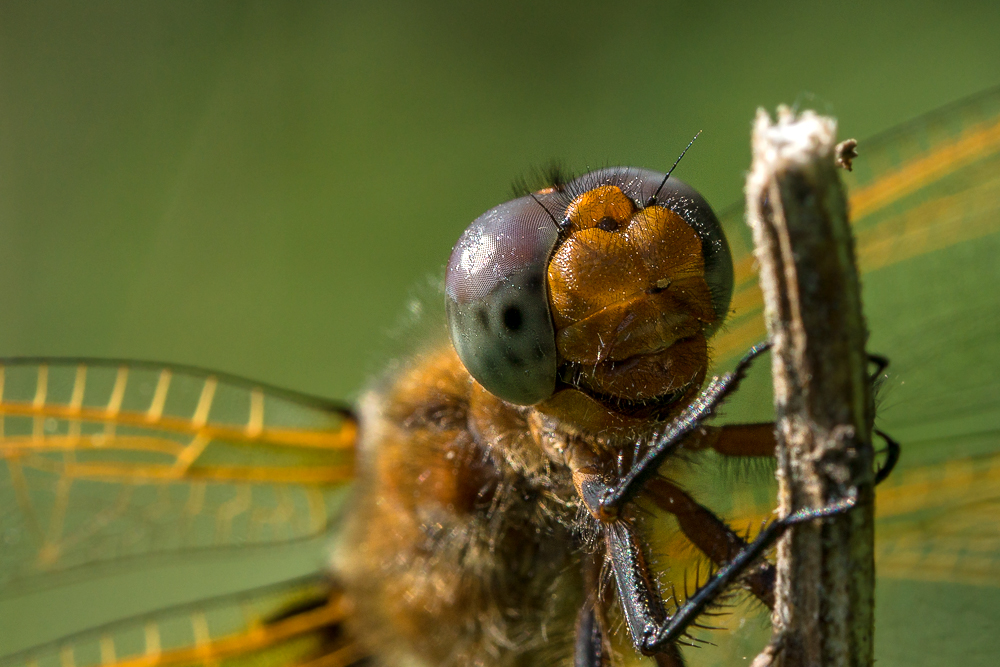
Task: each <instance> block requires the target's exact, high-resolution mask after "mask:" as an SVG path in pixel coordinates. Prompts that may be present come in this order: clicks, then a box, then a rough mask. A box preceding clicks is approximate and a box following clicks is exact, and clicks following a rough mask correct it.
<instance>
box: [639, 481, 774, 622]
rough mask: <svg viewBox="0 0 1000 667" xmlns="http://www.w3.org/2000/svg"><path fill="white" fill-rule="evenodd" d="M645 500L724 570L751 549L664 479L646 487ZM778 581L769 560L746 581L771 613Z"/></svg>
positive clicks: (757, 565)
mask: <svg viewBox="0 0 1000 667" xmlns="http://www.w3.org/2000/svg"><path fill="white" fill-rule="evenodd" d="M644 496H647V497H649V498H650V499H651V500H652V501H653V502H654V503H655V504H656V506H657V507H659V508H660V509H662V510H663V511H665V512H669V513H670V514H672V515H673V516H674V517H676V519H677V523H678V524H679V525H680V529H681V532H683V533H684V536H685V537H687V538H688V540H689V541H690V542H691V544H693V545H694V546H695V547H697V548H698V550H699V551H701V552H702V553H703V554H705V555H706V556H707V557H708V559H709V560H710V561H712V563H714V564H715V565H716V566H717V567H722V566H724V565H725V564H726V563H728V562H729V561H731V560H732V559H733V558H735V557H736V555H737V554H738V553H740V552H741V551H743V550H744V549H746V548H747V542H746V541H745V540H744V539H743V538H741V537H740V536H739V535H737V534H736V533H735V532H734V531H733V530H732V529H731V528H730V527H729V526H727V525H726V523H725V522H724V521H723V520H722V519H720V518H719V517H718V516H716V515H715V513H714V512H712V510H710V509H708V508H707V507H705V506H703V505H701V504H699V503H698V502H697V501H695V500H694V498H692V497H691V496H689V495H688V494H687V493H685V492H684V491H683V490H681V489H680V488H679V487H678V486H676V485H675V484H673V483H671V482H670V481H669V480H666V479H664V478H662V477H656V478H653V479H651V480H650V481H649V482H647V484H646V488H645V489H644ZM774 577H775V570H774V566H773V565H772V564H771V563H769V562H767V561H766V560H765V561H761V562H760V563H759V564H756V565H754V567H753V568H750V569H748V571H747V572H746V574H745V575H744V577H743V583H744V585H745V586H746V587H747V589H748V590H749V591H750V592H751V593H753V594H754V596H755V597H756V598H757V599H758V600H760V601H761V602H763V603H764V604H765V605H767V607H768V609H771V608H773V607H774Z"/></svg>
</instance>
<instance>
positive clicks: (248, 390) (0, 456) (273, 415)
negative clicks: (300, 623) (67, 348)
mask: <svg viewBox="0 0 1000 667" xmlns="http://www.w3.org/2000/svg"><path fill="white" fill-rule="evenodd" d="M356 431H357V429H356V424H355V421H354V418H353V417H352V416H351V415H350V412H349V411H347V410H346V409H344V408H342V407H340V406H338V405H335V404H333V403H330V402H327V401H323V400H320V399H314V398H310V397H306V396H303V395H299V394H295V393H292V392H286V391H282V390H279V389H276V388H273V387H267V386H264V385H260V384H255V383H252V382H248V381H245V380H241V379H239V378H234V377H230V376H225V375H222V374H217V373H209V372H205V371H201V370H198V369H192V368H180V367H167V366H161V365H154V364H143V363H136V362H111V361H91V360H45V359H7V360H0V460H2V464H3V465H2V467H0V542H2V544H3V548H2V549H0V595H5V594H9V593H12V592H18V591H23V590H25V589H31V588H33V587H36V586H42V585H45V586H50V585H56V584H57V583H60V582H62V581H64V579H61V578H60V577H58V576H55V575H57V574H60V573H62V574H64V575H72V574H73V573H77V574H81V575H83V574H86V575H88V576H89V575H90V574H91V573H92V571H93V569H94V568H95V567H99V566H100V565H101V564H108V563H110V562H112V561H113V562H114V563H115V564H116V566H120V565H121V562H122V560H123V559H129V558H138V557H141V556H142V557H148V556H150V555H152V554H170V553H175V552H177V551H179V550H199V549H203V550H207V549H219V548H226V547H233V546H240V547H242V548H245V547H247V546H253V545H271V544H275V543H283V542H284V543H287V542H294V541H297V540H303V539H307V538H309V537H311V536H315V535H318V534H320V533H323V532H324V531H326V530H327V529H328V527H329V526H330V525H331V523H332V522H333V521H334V519H335V518H336V516H337V512H338V509H339V504H340V501H341V496H342V495H343V493H342V492H343V487H344V483H345V482H346V481H348V480H349V479H350V477H351V474H352V469H353V455H354V440H355V434H356Z"/></svg>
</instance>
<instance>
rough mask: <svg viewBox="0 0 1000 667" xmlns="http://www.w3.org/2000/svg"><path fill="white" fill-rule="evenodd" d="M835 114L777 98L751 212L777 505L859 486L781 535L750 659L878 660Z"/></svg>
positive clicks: (864, 385)
mask: <svg viewBox="0 0 1000 667" xmlns="http://www.w3.org/2000/svg"><path fill="white" fill-rule="evenodd" d="M835 134H836V122H835V121H834V120H833V119H831V118H825V117H821V116H818V115H816V114H814V113H812V112H808V111H807V112H805V113H803V114H801V115H799V116H795V115H793V114H792V113H791V111H789V110H788V109H787V108H779V110H778V120H777V122H776V123H772V122H771V120H770V118H769V117H768V115H767V114H766V113H764V112H763V111H760V112H758V116H757V119H756V122H755V126H754V132H753V165H752V167H751V172H750V175H749V176H748V178H747V186H746V195H747V210H748V220H749V224H750V226H751V228H752V229H753V236H754V243H755V245H756V256H757V261H758V263H759V265H760V282H761V289H762V290H763V292H764V304H765V306H764V314H765V319H766V321H767V329H768V334H769V336H770V338H771V341H772V343H773V350H772V370H773V375H774V395H775V407H776V411H777V430H778V441H779V443H778V473H777V474H778V483H779V512H780V513H781V514H782V515H786V514H789V513H791V512H793V511H796V510H799V509H803V508H809V507H812V508H817V507H822V506H824V505H827V504H829V503H830V502H832V501H836V500H838V499H841V498H844V497H845V496H846V495H847V494H848V493H850V492H851V490H852V489H857V494H858V505H857V507H855V508H854V509H853V510H851V511H850V512H848V513H846V514H844V515H842V516H838V517H835V518H833V519H828V520H826V521H823V522H822V523H820V522H813V523H812V524H804V525H801V526H797V527H795V528H793V529H792V530H790V531H789V533H788V534H787V535H786V536H785V537H784V538H783V539H782V540H781V542H780V544H779V546H778V581H777V590H776V595H775V598H776V602H775V608H774V616H773V621H774V636H773V637H772V640H771V644H770V645H769V646H768V648H767V650H765V651H764V653H762V654H761V655H759V656H758V657H757V660H756V662H755V665H766V664H775V665H784V666H788V667H792V666H795V667H799V666H801V667H806V666H808V667H815V666H817V665H831V666H832V665H836V666H844V667H847V666H852V667H861V666H868V667H870V665H872V662H873V657H874V656H873V623H874V558H873V525H872V499H873V486H872V484H873V474H872V448H871V423H872V415H873V408H872V398H871V384H870V382H869V381H868V378H867V358H866V356H865V339H866V336H867V334H866V329H865V324H864V318H863V315H862V312H861V292H860V285H859V282H858V277H857V270H856V265H855V259H854V246H853V241H852V237H851V232H850V226H849V224H848V218H847V204H846V200H845V197H844V192H843V187H842V185H841V183H840V178H839V175H838V173H837V171H838V167H837V166H836V159H837V158H838V157H839V155H838V152H837V147H836V146H835V144H836V139H835Z"/></svg>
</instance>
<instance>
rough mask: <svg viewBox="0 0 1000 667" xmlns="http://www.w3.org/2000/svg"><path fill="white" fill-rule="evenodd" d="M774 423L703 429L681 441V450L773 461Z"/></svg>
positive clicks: (774, 443) (725, 425)
mask: <svg viewBox="0 0 1000 667" xmlns="http://www.w3.org/2000/svg"><path fill="white" fill-rule="evenodd" d="M776 444H777V442H776V440H775V435H774V422H762V423H759V424H724V425H723V426H703V427H701V429H699V431H698V432H697V433H694V434H692V436H691V437H690V438H689V439H688V440H687V441H685V442H684V449H686V450H691V451H697V450H700V449H712V450H714V451H715V452H717V453H719V454H722V455H723V456H733V457H742V456H754V457H768V458H774V448H775V446H776Z"/></svg>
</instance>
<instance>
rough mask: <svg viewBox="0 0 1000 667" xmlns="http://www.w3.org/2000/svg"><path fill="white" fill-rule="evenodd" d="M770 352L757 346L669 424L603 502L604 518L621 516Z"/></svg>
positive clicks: (712, 383)
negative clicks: (628, 503) (678, 450)
mask: <svg viewBox="0 0 1000 667" xmlns="http://www.w3.org/2000/svg"><path fill="white" fill-rule="evenodd" d="M769 349H771V344H770V343H768V342H764V343H758V344H757V345H754V346H753V347H752V348H750V350H749V351H748V352H747V353H746V354H745V355H744V356H743V358H742V359H740V362H739V363H738V364H737V365H736V368H735V369H734V370H733V371H732V372H731V373H726V374H725V375H723V376H722V377H717V378H715V379H713V380H712V381H711V382H710V383H709V385H708V387H707V388H706V389H705V390H704V391H702V392H701V395H699V396H698V398H696V399H695V400H694V401H692V402H691V405H689V406H688V407H687V408H686V409H685V410H684V412H682V413H681V414H680V416H678V417H677V418H675V419H674V420H673V421H671V422H670V423H669V424H667V426H666V428H665V429H664V430H663V431H662V432H661V433H660V434H658V435H657V436H656V437H654V438H653V441H652V442H651V443H650V446H649V449H648V451H647V452H646V454H645V456H643V457H642V459H640V460H639V461H637V462H636V463H635V465H633V466H632V468H631V469H630V470H629V471H628V474H626V475H625V476H624V477H622V478H621V480H620V481H619V482H618V484H617V485H616V486H615V487H613V488H609V489H608V491H607V493H606V494H605V495H604V497H603V498H602V499H601V506H600V514H601V516H602V517H604V518H610V517H614V516H617V514H618V512H619V511H620V510H621V508H622V506H623V505H624V504H625V503H626V502H628V501H629V500H631V499H632V498H633V497H635V495H636V494H637V493H638V492H639V491H640V490H641V489H642V486H643V484H644V483H645V482H646V480H648V479H649V478H650V477H652V476H653V475H655V474H656V471H657V470H659V468H660V464H662V463H663V462H664V461H665V460H666V459H667V458H668V457H669V456H670V455H671V454H673V453H674V452H675V451H676V450H677V448H678V447H679V446H680V445H681V444H682V443H683V442H684V440H685V439H686V438H687V437H688V436H689V435H691V434H692V433H693V432H695V431H697V430H698V429H699V428H701V427H702V424H703V423H704V421H705V420H706V419H708V418H709V417H711V416H712V415H713V414H714V412H715V410H716V409H717V408H718V407H719V406H720V405H722V403H723V401H725V399H726V397H728V396H729V395H730V394H731V393H733V392H734V391H736V389H737V387H739V384H740V382H741V381H742V380H743V378H744V377H745V376H746V373H747V371H748V370H750V366H751V365H752V364H753V362H754V359H756V358H757V357H759V356H760V355H761V354H763V353H764V352H766V351H768V350H769Z"/></svg>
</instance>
